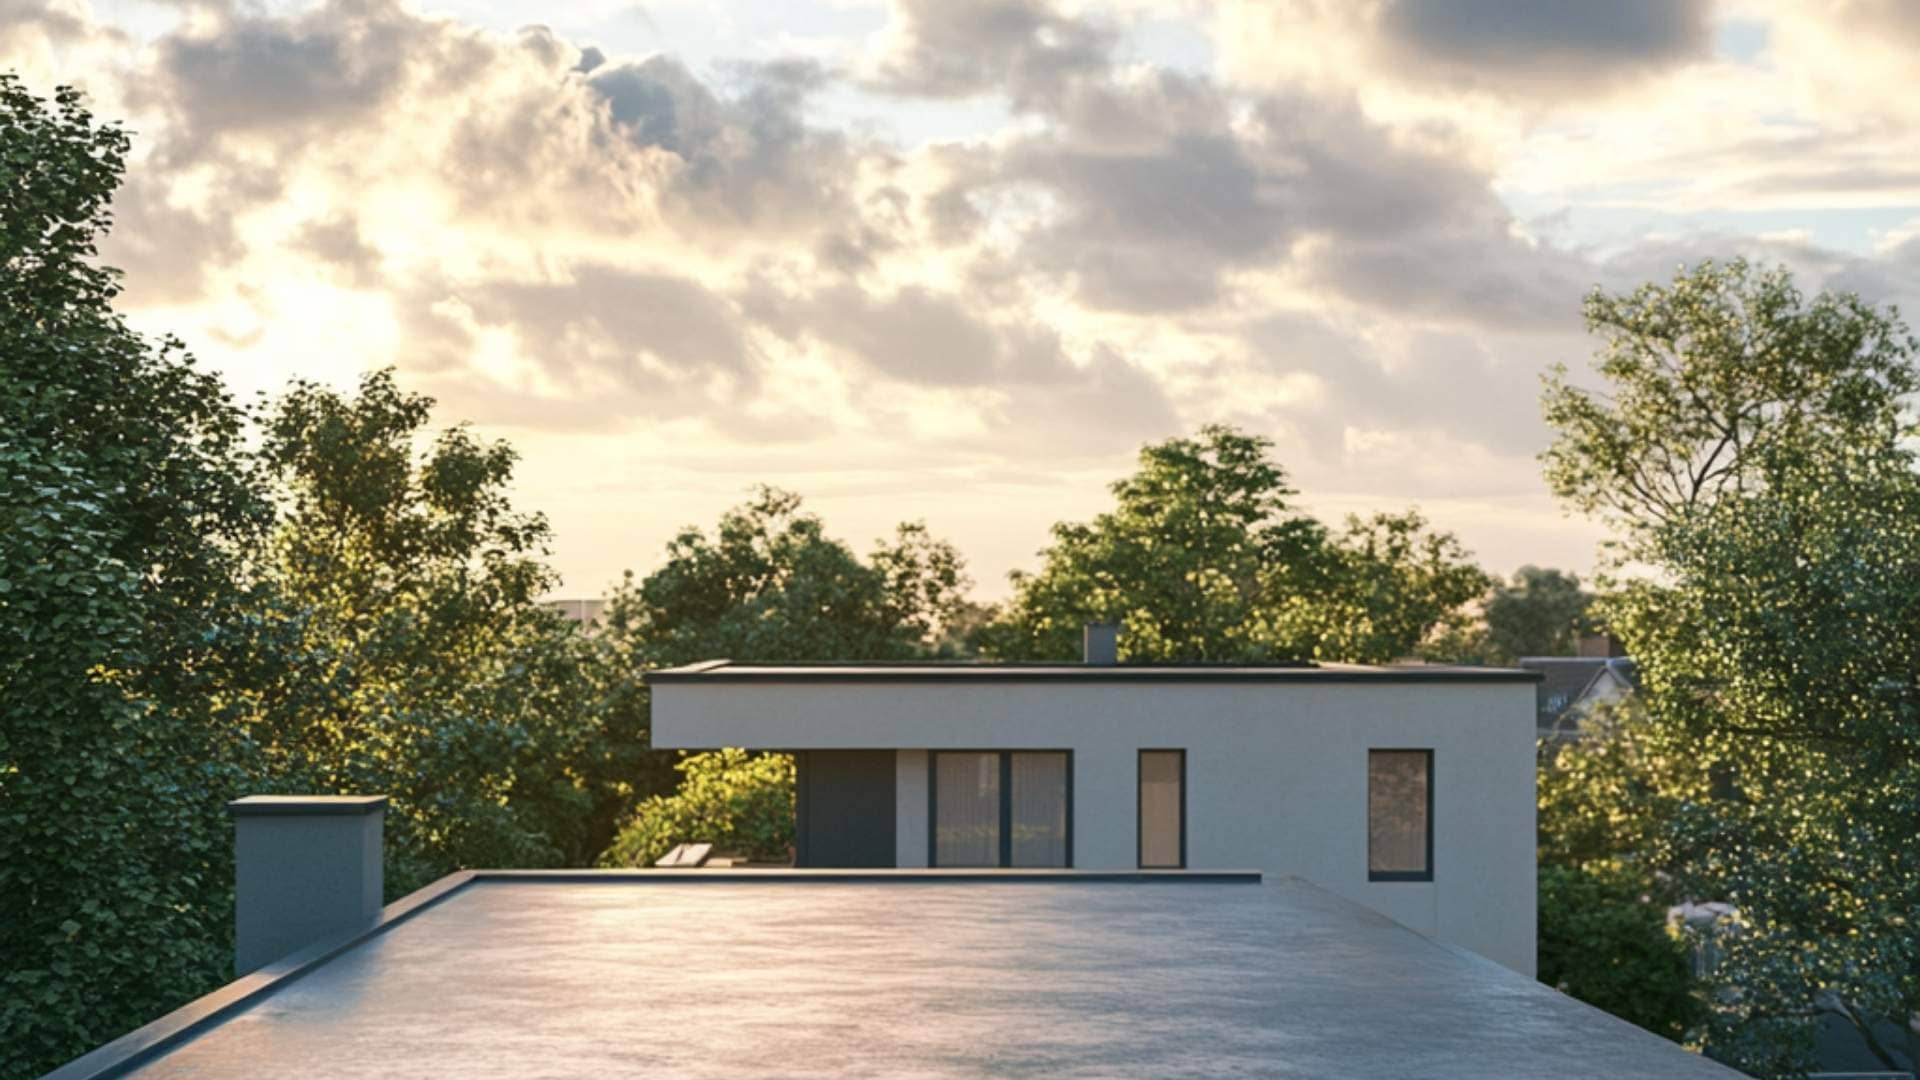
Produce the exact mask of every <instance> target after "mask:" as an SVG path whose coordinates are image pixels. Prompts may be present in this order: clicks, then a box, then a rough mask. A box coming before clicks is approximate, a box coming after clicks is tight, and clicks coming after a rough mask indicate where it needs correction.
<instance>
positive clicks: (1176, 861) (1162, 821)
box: [1140, 750, 1185, 867]
mask: <svg viewBox="0 0 1920 1080" xmlns="http://www.w3.org/2000/svg"><path fill="white" fill-rule="evenodd" d="M1184 756H1185V755H1183V754H1182V753H1181V752H1180V751H1178V750H1143V751H1141V752H1140V865H1141V866H1160V867H1178V866H1179V865H1180V863H1181V859H1180V816H1181V814H1182V813H1184V809H1183V806H1182V804H1183V803H1184V802H1185V799H1183V798H1182V796H1183V795H1184V794H1185V793H1184V792H1182V791H1181V790H1180V785H1181V778H1180V773H1181V771H1182V770H1181V768H1180V765H1181V759H1182V758H1183V757H1184Z"/></svg>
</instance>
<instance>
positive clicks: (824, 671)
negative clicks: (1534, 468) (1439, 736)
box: [646, 660, 1541, 683]
mask: <svg viewBox="0 0 1920 1080" xmlns="http://www.w3.org/2000/svg"><path fill="white" fill-rule="evenodd" d="M646 677H647V681H648V682H653V683H739V682H766V683H837V682H882V683H949V682H951V683H980V682H1039V683H1055V682H1062V683H1064V682H1147V683H1270V682H1285V683H1346V682H1390V683H1537V682H1539V681H1540V679H1541V675H1540V673H1539V672H1537V671H1526V670H1523V669H1521V668H1494V667H1467V666H1460V665H1450V664H1391V665H1384V666H1372V665H1366V664H1315V663H1304V662H1303V663H1297V664H990V663H972V662H950V663H927V662H924V661H917V662H906V663H873V662H869V663H849V664H826V663H813V664H736V663H734V662H732V661H730V660H707V661H703V662H701V663H698V664H687V665H685V666H682V667H673V668H660V669H656V670H653V671H649V672H647V673H646Z"/></svg>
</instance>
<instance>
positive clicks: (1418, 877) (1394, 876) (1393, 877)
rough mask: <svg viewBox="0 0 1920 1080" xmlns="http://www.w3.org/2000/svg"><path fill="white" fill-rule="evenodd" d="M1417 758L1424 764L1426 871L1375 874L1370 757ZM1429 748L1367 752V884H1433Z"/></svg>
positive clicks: (1375, 748)
mask: <svg viewBox="0 0 1920 1080" xmlns="http://www.w3.org/2000/svg"><path fill="white" fill-rule="evenodd" d="M1375 754H1421V755H1424V756H1425V757H1426V761H1427V816H1426V825H1427V829H1426V833H1427V867H1426V869H1425V870H1375V869H1374V868H1373V755H1375ZM1433 831H1434V830H1433V748H1432V747H1430V746H1372V747H1368V748H1367V880H1368V881H1387V882H1393V881H1403V882H1404V881H1432V880H1433Z"/></svg>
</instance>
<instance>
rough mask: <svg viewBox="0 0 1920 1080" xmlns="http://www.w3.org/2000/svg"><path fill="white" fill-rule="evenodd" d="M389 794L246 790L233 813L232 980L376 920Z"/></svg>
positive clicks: (230, 810) (233, 806) (233, 804)
mask: <svg viewBox="0 0 1920 1080" xmlns="http://www.w3.org/2000/svg"><path fill="white" fill-rule="evenodd" d="M386 812H387V797H386V796H385V795H249V796H247V797H246V798H244V799H236V800H234V801H233V802H230V803H228V804H227V813H228V814H230V815H232V817H233V864H234V866H233V870H234V890H233V907H234V933H233V973H234V976H235V977H236V978H238V977H239V976H241V975H245V974H246V973H248V972H249V971H253V970H255V969H257V968H261V967H265V966H266V965H267V964H270V963H272V962H274V961H275V960H278V959H280V958H281V957H283V956H285V955H287V954H288V953H291V952H296V951H298V950H300V949H303V948H306V947H307V946H308V945H311V944H313V943H314V942H316V941H319V940H321V939H323V938H328V937H332V936H334V935H336V934H342V933H346V932H348V931H352V930H358V929H361V928H363V927H367V926H371V925H372V924H373V922H374V920H376V919H378V918H379V917H380V908H381V898H382V897H381V893H382V890H383V889H384V887H385V879H384V877H383V870H382V859H381V856H382V850H381V849H382V844H383V842H384V841H383V835H382V829H383V826H384V824H385V821H386Z"/></svg>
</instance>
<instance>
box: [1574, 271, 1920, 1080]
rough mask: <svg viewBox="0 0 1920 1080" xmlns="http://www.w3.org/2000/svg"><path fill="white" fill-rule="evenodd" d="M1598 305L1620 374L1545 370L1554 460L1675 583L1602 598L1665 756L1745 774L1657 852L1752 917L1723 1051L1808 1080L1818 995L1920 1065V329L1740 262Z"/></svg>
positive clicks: (1734, 971)
mask: <svg viewBox="0 0 1920 1080" xmlns="http://www.w3.org/2000/svg"><path fill="white" fill-rule="evenodd" d="M1587 313H1588V320H1589V324H1590V325H1591V326H1592V328H1593V329H1594V331H1595V332H1596V333H1598V334H1600V335H1601V337H1602V339H1603V340H1602V349H1601V356H1600V363H1599V365H1598V366H1599V370H1600V373H1601V375H1602V376H1603V378H1604V380H1605V382H1606V386H1607V388H1606V391H1605V392H1604V393H1601V392H1595V391H1587V390H1582V389H1578V388H1576V387H1574V386H1572V385H1571V384H1570V383H1569V382H1568V381H1567V380H1566V379H1565V376H1564V374H1560V375H1557V376H1556V377H1555V378H1554V379H1553V380H1551V381H1550V384H1549V388H1548V393H1547V415H1548V419H1549V421H1550V422H1551V423H1553V424H1554V426H1556V427H1557V428H1558V429H1559V431H1560V434H1559V438H1558V440H1557V442H1556V443H1555V445H1554V447H1553V449H1552V450H1551V451H1549V453H1548V455H1547V458H1546V460H1547V475H1548V478H1549V480H1550V482H1551V483H1552V484H1553V486H1554V488H1555V490H1556V492H1557V493H1559V494H1560V495H1561V496H1562V497H1563V498H1565V499H1567V500H1568V501H1569V502H1570V503H1572V504H1573V505H1575V506H1577V507H1580V508H1583V509H1586V510H1589V511H1591V512H1594V513H1597V514H1599V515H1601V516H1602V517H1603V518H1605V519H1606V520H1608V521H1610V522H1611V523H1612V524H1613V525H1614V526H1615V528H1616V531H1617V535H1618V541H1617V544H1616V549H1615V550H1616V556H1617V558H1618V559H1620V560H1621V561H1622V562H1623V563H1624V562H1625V561H1626V560H1632V561H1633V562H1634V563H1637V564H1640V565H1644V566H1648V567H1651V568H1653V569H1654V570H1656V571H1658V573H1657V575H1654V576H1647V577H1639V578H1631V579H1624V580H1618V581H1616V582H1614V585H1613V588H1612V589H1611V590H1610V592H1609V593H1608V594H1607V595H1606V596H1605V597H1604V598H1603V600H1602V609H1603V610H1602V613H1603V614H1604V615H1605V617H1606V618H1607V621H1608V624H1609V626H1610V628H1612V629H1613V630H1614V631H1615V632H1617V633H1619V634H1620V635H1621V636H1622V637H1623V639H1624V640H1625V641H1626V643H1627V645H1628V646H1629V648H1630V649H1631V651H1632V652H1633V654H1634V656H1635V657H1636V659H1637V660H1638V662H1639V664H1640V670H1641V675H1642V681H1643V683H1644V686H1645V689H1646V694H1645V706H1646V721H1645V722H1646V725H1647V734H1646V736H1645V738H1646V740H1647V743H1648V745H1652V746H1657V747H1662V748H1664V750H1663V753H1664V754H1665V755H1667V756H1680V755H1685V756H1686V757H1688V758H1689V760H1691V761H1692V762H1694V763H1695V764H1696V765H1698V766H1700V767H1703V768H1706V769H1708V770H1710V771H1711V773H1713V774H1714V775H1717V776H1720V777H1725V778H1729V779H1731V781H1732V783H1731V784H1726V785H1722V790H1721V792H1720V794H1721V795H1722V796H1723V797H1720V798H1699V797H1697V796H1696V797H1693V798H1687V799H1683V800H1681V801H1680V802H1679V803H1678V805H1677V806H1675V807H1673V808H1672V810H1671V813H1670V817H1669V818H1668V820H1667V821H1666V822H1665V823H1664V826H1663V828H1662V829H1661V830H1659V834H1658V835H1656V836H1655V837H1654V838H1653V839H1651V840H1648V841H1645V844H1646V846H1648V847H1651V848H1652V849H1653V855H1652V861H1653V862H1654V863H1655V865H1656V866H1657V867H1658V869H1659V870H1660V871H1661V872H1662V873H1664V874H1666V875H1669V876H1670V878H1671V879H1672V880H1673V881H1674V882H1675V883H1676V884H1677V885H1678V886H1679V887H1680V888H1683V889H1685V890H1686V891H1687V892H1688V893H1690V894H1691V895H1694V896H1696V897H1699V898H1709V899H1723V900H1727V901H1730V902H1731V903H1733V904H1735V905H1736V906H1737V907H1738V909H1739V914H1738V915H1737V916H1736V918H1735V920H1734V922H1735V926H1733V927H1731V928H1728V929H1729V930H1730V932H1729V933H1726V934H1725V935H1723V937H1722V940H1721V947H1722V951H1723V955H1724V957H1725V959H1724V962H1723V963H1722V965H1721V968H1720V969H1719V972H1718V978H1719V979H1720V980H1721V982H1722V983H1723V984H1724V989H1723V991H1722V992H1720V993H1717V994H1715V995H1714V996H1713V997H1712V999H1711V1000H1712V1003H1713V1006H1714V1008H1713V1012H1712V1015H1711V1018H1710V1024H1709V1028H1708V1034H1709V1042H1708V1046H1709V1049H1710V1051H1712V1052H1714V1053H1716V1054H1717V1055H1720V1056H1722V1057H1725V1058H1727V1059H1729V1060H1731V1061H1733V1062H1734V1063H1736V1064H1739V1065H1740V1066H1741V1067H1743V1068H1746V1069H1749V1070H1750V1071H1755V1072H1760V1073H1764V1074H1768V1075H1788V1074H1792V1073H1795V1072H1797V1071H1798V1070H1800V1069H1803V1068H1805V1067H1806V1066H1807V1065H1808V1064H1809V1058H1808V1052H1809V1049H1810V1047H1811V1045H1812V1044H1811V1035H1810V1031H1811V1027H1812V1024H1813V1022H1814V1020H1815V1018H1816V1015H1817V1013H1818V1012H1819V1011H1820V1010H1821V1009H1822V1008H1823V1007H1824V1008H1825V1009H1827V1010H1828V1011H1830V1012H1832V1013H1833V1014H1834V1015H1838V1016H1840V1017H1842V1018H1843V1019H1845V1020H1848V1021H1850V1022H1852V1023H1854V1024H1855V1026H1856V1028H1857V1030H1858V1031H1859V1032H1860V1035H1861V1037H1862V1038H1863V1040H1865V1042H1866V1043H1867V1044H1868V1045H1869V1046H1870V1047H1871V1048H1872V1049H1873V1050H1874V1052H1875V1053H1877V1054H1879V1055H1880V1056H1881V1059H1882V1060H1883V1061H1884V1062H1887V1063H1888V1065H1889V1067H1911V1065H1912V1064H1913V1059H1914V1056H1915V1055H1916V1054H1917V1053H1920V935H1916V933H1915V932H1914V927H1913V924H1912V912H1914V911H1915V910H1920V845H1916V844H1915V843H1914V840H1913V838H1914V837H1915V836H1916V835H1920V710H1917V709H1916V704H1920V702H1917V701H1916V699H1915V697H1914V689H1913V688H1914V687H1915V686H1916V685H1917V684H1916V680H1917V679H1920V602H1917V601H1916V600H1915V597H1916V596H1920V569H1916V568H1915V563H1914V560H1913V558H1912V552H1913V551H1914V550H1916V544H1920V534H1916V527H1915V525H1914V522H1915V521H1916V519H1917V518H1920V480H1916V476H1915V462H1914V460H1913V455H1912V451H1911V446H1912V442H1911V439H1912V436H1913V435H1914V425H1913V421H1912V417H1911V415H1910V413H1909V412H1908V411H1907V402H1908V399H1909V397H1910V395H1911V394H1912V393H1913V392H1914V391H1915V389H1916V388H1920V378H1917V377H1916V373H1915V370H1914V366H1913V360H1914V355H1915V351H1916V343H1915V342H1914V341H1913V339H1912V338H1911V337H1910V336H1908V335H1907V333H1906V330H1905V327H1904V326H1903V325H1902V324H1900V323H1899V321H1898V320H1897V318H1896V317H1895V316H1894V315H1893V314H1891V313H1887V312H1881V311H1878V310H1876V309H1874V308H1872V307H1870V306H1869V305H1866V304H1864V303H1863V302H1861V301H1860V300H1859V299H1858V298H1856V297H1853V296H1850V295H1833V294H1822V295H1820V296H1818V297H1815V298H1814V299H1813V300H1811V301H1809V300H1807V299H1806V298H1804V297H1803V296H1802V295H1801V294H1800V293H1799V292H1798V291H1797V290H1796V289H1795V288H1794V287H1793V284H1792V281H1791V279H1790V278H1789V277H1788V276H1787V274H1786V273H1785V272H1784V271H1779V270H1773V271H1759V270H1755V269H1754V268H1751V267H1749V266H1748V265H1746V264H1745V263H1740V262H1735V263H1731V264H1728V265H1725V266H1720V265H1715V264H1711V263H1707V264H1702V265H1701V266H1699V267H1697V268H1695V269H1693V270H1691V271H1685V272H1682V273H1681V274H1679V275H1678V276H1676V278H1675V279H1674V280H1673V282H1672V283H1671V284H1670V285H1665V286H1660V285H1649V286H1646V287H1643V288H1642V289H1640V290H1638V291H1636V292H1634V293H1632V294H1630V295H1628V296H1624V297H1615V296H1607V295H1605V294H1596V295H1595V296H1593V297H1592V298H1590V300H1589V301H1588V305H1587ZM1876 1021H1883V1022H1884V1021H1890V1022H1891V1024H1892V1026H1893V1027H1894V1029H1895V1030H1899V1029H1902V1028H1904V1029H1905V1031H1906V1040H1905V1041H1906V1042H1907V1044H1908V1045H1907V1046H1906V1048H1905V1049H1904V1052H1903V1051H1902V1050H1900V1049H1899V1048H1896V1047H1894V1046H1891V1045H1888V1044H1887V1040H1885V1039H1882V1038H1881V1037H1880V1034H1879V1033H1880V1032H1882V1031H1884V1030H1885V1027H1884V1026H1883V1025H1882V1023H1876ZM1902 1057H1904V1058H1905V1061H1904V1062H1903V1061H1901V1058H1902Z"/></svg>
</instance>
